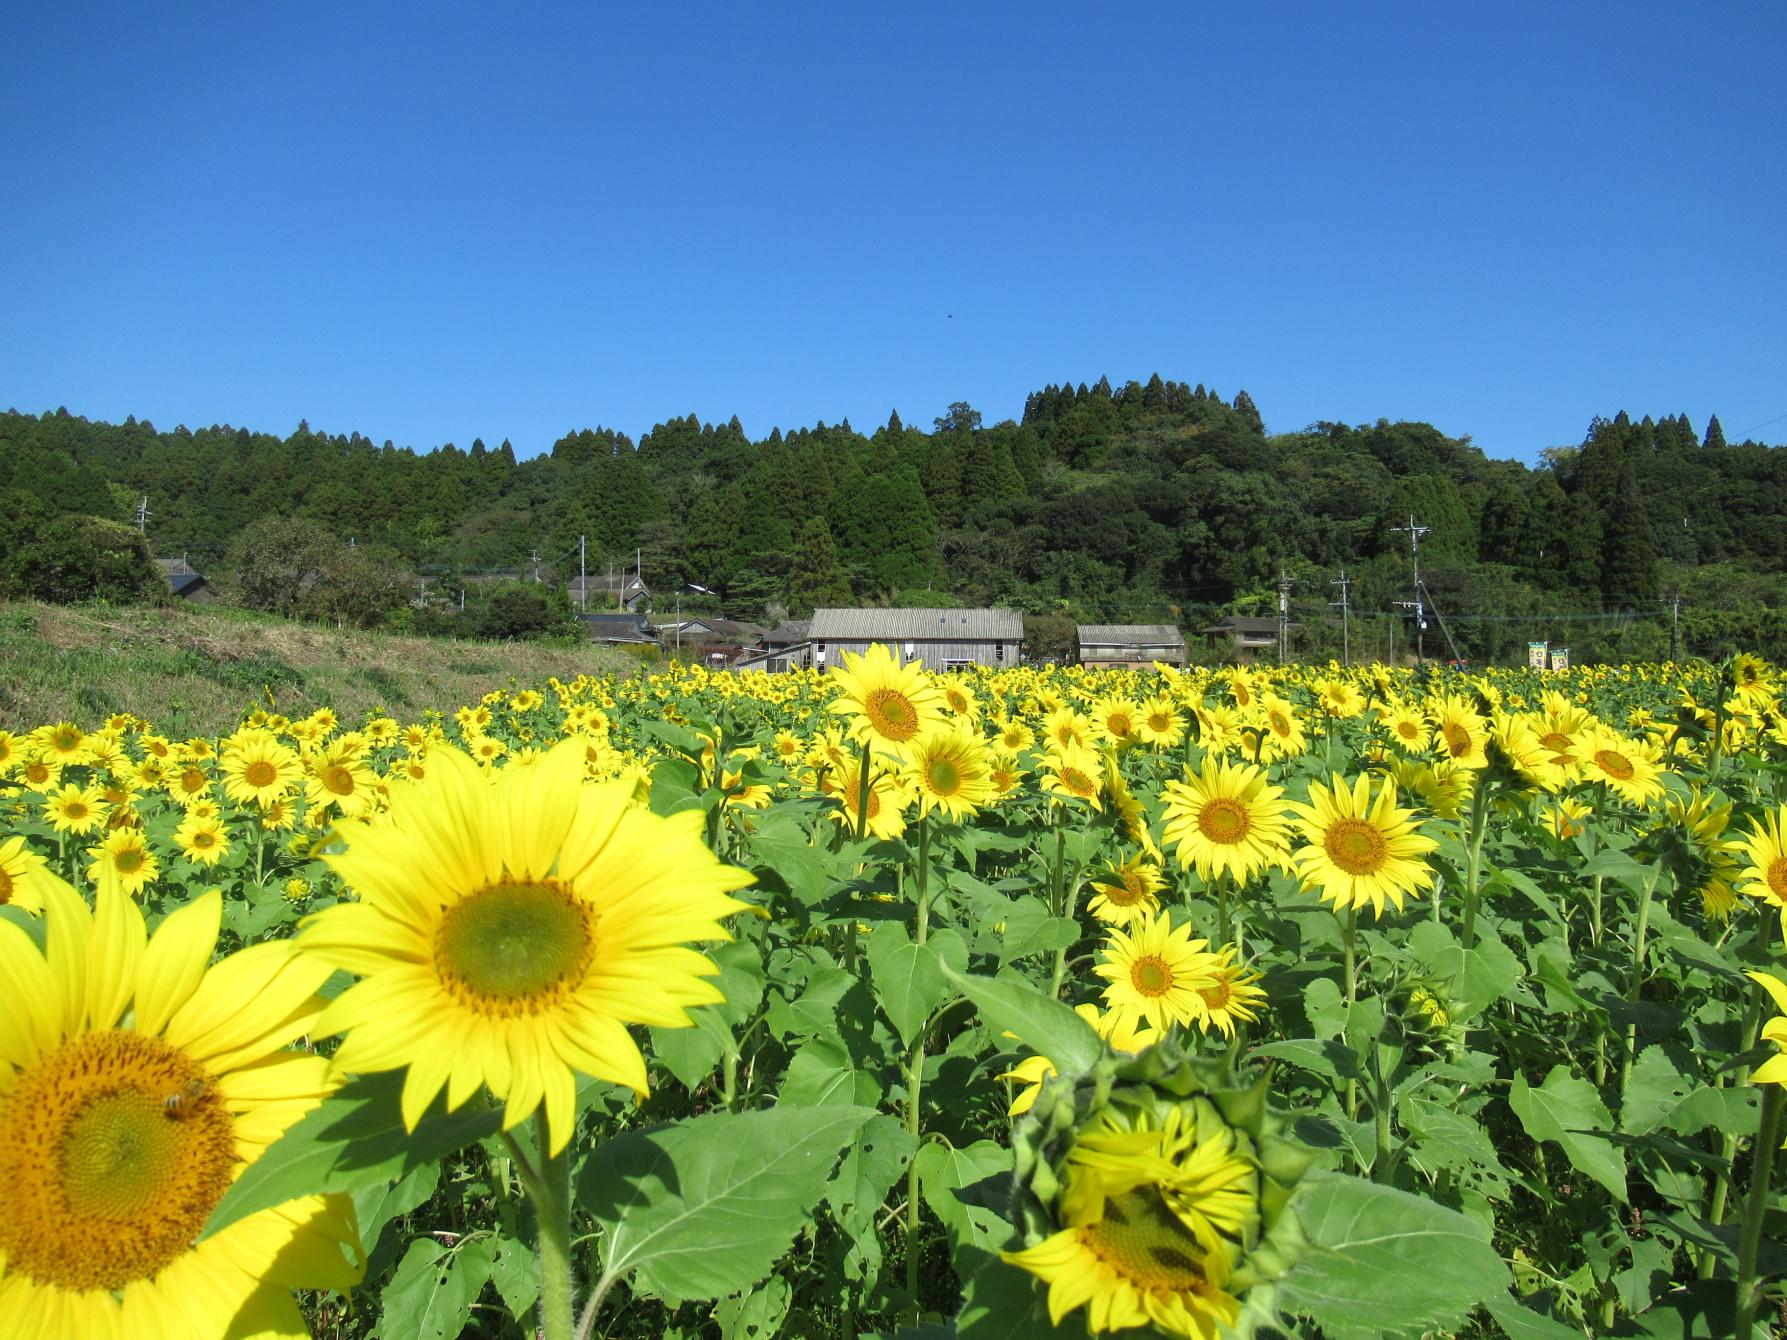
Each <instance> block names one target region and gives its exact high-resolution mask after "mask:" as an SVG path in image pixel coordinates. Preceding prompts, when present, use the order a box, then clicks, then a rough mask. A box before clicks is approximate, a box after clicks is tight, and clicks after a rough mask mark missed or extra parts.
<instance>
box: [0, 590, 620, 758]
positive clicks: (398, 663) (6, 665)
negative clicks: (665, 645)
mask: <svg viewBox="0 0 1787 1340" xmlns="http://www.w3.org/2000/svg"><path fill="white" fill-rule="evenodd" d="M637 664H638V662H637V661H634V660H632V659H631V658H627V657H623V656H620V655H618V654H617V653H614V652H611V651H608V650H606V649H604V648H596V647H588V648H583V647H578V648H566V647H542V646H537V645H534V644H532V643H492V642H455V641H448V640H445V639H437V638H418V637H398V636H394V635H391V634H387V633H362V632H354V631H351V630H350V631H340V632H338V631H336V630H335V629H331V628H322V627H318V626H316V625H314V624H301V623H291V622H288V621H286V620H283V619H274V618H270V617H267V616H264V615H256V614H248V613H245V612H243V611H240V610H219V609H202V608H198V607H194V606H173V607H170V608H166V609H163V608H158V607H152V606H101V605H85V606H58V605H44V604H39V603H37V602H35V601H20V602H0V728H5V729H9V730H15V731H16V730H20V729H25V728H29V727H32V726H36V725H38V724H40V723H42V722H45V721H56V720H60V719H62V718H68V719H70V720H74V721H78V722H80V723H81V724H82V725H86V726H91V725H93V724H94V723H95V722H97V721H98V720H100V719H101V718H103V717H105V716H108V715H110V714H111V713H113V712H135V713H137V714H139V715H141V716H144V717H147V718H149V719H150V720H151V721H153V722H155V723H156V725H157V726H158V727H159V728H161V729H163V730H166V731H168V732H170V733H171V732H178V733H179V734H181V735H193V734H201V733H203V734H217V733H221V732H224V731H228V730H229V729H231V727H233V726H234V724H235V723H236V722H237V721H238V720H239V719H240V717H241V715H242V713H243V712H244V711H246V710H248V709H249V708H251V707H253V706H256V705H260V706H267V705H268V704H269V702H271V703H272V705H273V706H274V708H275V709H276V710H278V711H280V712H284V713H286V714H288V715H290V716H302V715H304V714H305V713H308V712H310V711H312V710H313V709H315V708H318V707H322V706H325V705H326V706H328V707H331V708H333V709H334V710H335V711H336V712H337V713H338V714H339V715H340V716H341V717H342V719H343V720H350V721H351V720H358V719H359V718H360V717H362V716H363V715H364V714H365V713H366V712H367V711H369V710H371V709H374V708H383V709H384V710H386V711H389V712H391V713H392V714H394V715H396V716H398V717H400V718H414V717H418V716H420V715H421V714H422V713H423V712H424V711H426V710H428V709H430V708H433V709H436V710H439V711H443V712H450V711H452V710H453V709H454V708H456V707H459V706H461V705H462V704H464V703H468V702H475V701H477V699H478V698H479V697H481V696H482V695H483V694H485V693H486V692H488V691H490V690H491V689H498V688H507V687H509V686H510V685H511V684H516V685H543V684H544V683H545V681H546V678H547V676H549V675H558V676H560V677H562V678H569V677H570V676H572V675H576V674H580V673H586V672H589V673H593V672H597V671H602V670H622V671H625V670H628V669H631V668H633V667H635V666H637Z"/></svg>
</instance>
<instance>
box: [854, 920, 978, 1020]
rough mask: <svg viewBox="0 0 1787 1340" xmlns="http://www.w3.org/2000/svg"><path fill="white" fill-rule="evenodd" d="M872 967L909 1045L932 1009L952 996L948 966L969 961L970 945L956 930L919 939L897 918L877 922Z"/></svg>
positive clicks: (880, 996) (878, 994)
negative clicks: (908, 931) (919, 940)
mask: <svg viewBox="0 0 1787 1340" xmlns="http://www.w3.org/2000/svg"><path fill="white" fill-rule="evenodd" d="M868 958H869V972H870V975H871V977H872V978H873V980H874V984H875V998H876V999H877V1000H879V1001H880V1002H881V1009H882V1011H883V1012H884V1013H885V1014H886V1015H887V1017H888V1020H889V1021H890V1022H891V1023H892V1024H893V1026H894V1028H895V1030H896V1031H897V1032H898V1033H899V1035H900V1041H901V1042H904V1043H905V1044H906V1045H907V1046H908V1047H910V1046H911V1045H912V1044H913V1043H914V1042H915V1041H916V1040H917V1039H918V1036H919V1034H920V1033H922V1032H923V1031H924V1027H925V1025H926V1024H927V1023H929V1022H930V1018H931V1015H932V1013H933V1012H934V1011H935V1010H936V1008H937V1007H938V1006H939V1005H941V1004H942V1003H943V1002H944V1001H945V1000H946V999H948V997H949V993H950V988H949V981H948V979H947V978H945V977H944V975H943V970H944V968H945V967H946V966H949V967H954V968H955V969H957V970H958V971H960V970H961V969H964V968H966V967H967V966H968V946H967V945H966V944H964V943H963V942H962V937H961V936H960V935H958V934H956V932H954V931H952V930H941V931H938V932H936V933H935V934H933V935H932V936H931V938H930V939H929V940H927V941H926V942H925V943H924V944H922V945H921V944H914V943H913V942H912V940H911V938H910V937H908V936H907V934H906V928H905V927H904V926H902V925H900V924H899V923H898V922H888V923H887V924H885V925H882V926H877V927H876V928H875V933H874V934H873V935H871V936H870V937H869V949H868Z"/></svg>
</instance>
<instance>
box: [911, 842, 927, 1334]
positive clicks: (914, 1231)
mask: <svg viewBox="0 0 1787 1340" xmlns="http://www.w3.org/2000/svg"><path fill="white" fill-rule="evenodd" d="M930 866H931V822H930V816H929V815H921V816H920V817H919V820H918V879H917V881H916V887H915V889H914V893H915V895H916V897H917V899H918V919H917V922H916V925H917V933H916V935H915V936H914V937H913V943H915V944H920V945H922V944H923V943H924V942H925V937H926V934H927V933H928V931H929V929H930V916H931V908H930V900H929V897H928V894H929V892H930ZM928 1025H929V1021H928V1020H927V1021H925V1023H921V1024H920V1025H919V1028H918V1037H917V1038H915V1039H914V1040H913V1043H912V1052H911V1056H910V1058H909V1060H908V1061H907V1064H906V1133H907V1134H908V1135H910V1136H911V1137H912V1147H913V1148H914V1149H917V1148H918V1147H919V1144H920V1140H921V1136H922V1132H921V1124H920V1121H919V1106H918V1105H919V1097H920V1091H921V1090H922V1089H923V1087H924V1074H925V1029H926V1028H927V1027H928ZM918 1192H919V1187H918V1160H917V1159H916V1158H915V1159H913V1160H912V1163H911V1166H909V1167H908V1168H907V1169H906V1293H907V1296H908V1298H909V1299H910V1301H911V1304H912V1324H913V1325H914V1326H916V1325H918V1321H919V1317H920V1316H921V1314H922V1309H921V1308H920V1306H919V1301H918V1267H919V1257H920V1255H921V1253H920V1251H919V1240H918V1235H919V1230H920V1229H921V1228H922V1227H923V1215H922V1213H921V1210H920V1206H919V1199H918Z"/></svg>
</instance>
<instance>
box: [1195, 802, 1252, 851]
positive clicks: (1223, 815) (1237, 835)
mask: <svg viewBox="0 0 1787 1340" xmlns="http://www.w3.org/2000/svg"><path fill="white" fill-rule="evenodd" d="M1252 827H1253V820H1252V818H1251V817H1250V816H1249V815H1248V813H1247V806H1245V805H1243V804H1242V803H1241V802H1240V801H1238V800H1236V799H1234V798H1233V797H1232V796H1217V797H1216V798H1215V799H1214V800H1206V801H1205V802H1204V806H1203V808H1202V809H1200V810H1199V811H1198V832H1200V833H1202V834H1203V835H1204V836H1205V837H1207V838H1209V839H1210V841H1212V842H1221V843H1225V844H1230V845H1232V844H1234V843H1237V842H1239V841H1241V839H1242V838H1244V837H1246V836H1247V830H1248V829H1250V828H1252Z"/></svg>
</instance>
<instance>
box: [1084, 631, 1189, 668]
mask: <svg viewBox="0 0 1787 1340" xmlns="http://www.w3.org/2000/svg"><path fill="white" fill-rule="evenodd" d="M1079 640H1080V664H1081V665H1085V666H1090V667H1092V668H1093V669H1112V668H1116V669H1137V670H1146V669H1147V668H1148V667H1149V666H1151V665H1153V664H1154V662H1156V661H1163V662H1165V663H1166V664H1167V665H1184V664H1185V663H1186V660H1187V656H1186V652H1185V638H1184V636H1183V635H1182V634H1181V633H1180V632H1179V630H1178V628H1177V627H1176V626H1174V625H1173V624H1170V623H1083V624H1081V625H1080V626H1079Z"/></svg>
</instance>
